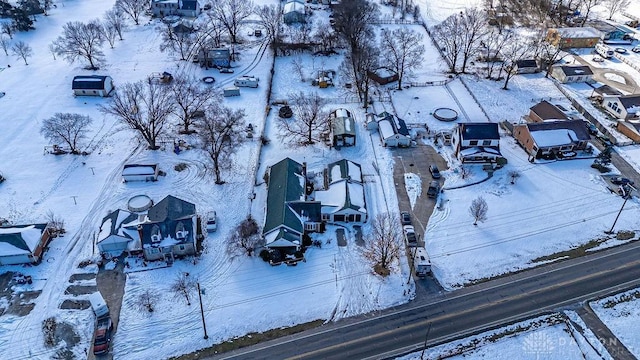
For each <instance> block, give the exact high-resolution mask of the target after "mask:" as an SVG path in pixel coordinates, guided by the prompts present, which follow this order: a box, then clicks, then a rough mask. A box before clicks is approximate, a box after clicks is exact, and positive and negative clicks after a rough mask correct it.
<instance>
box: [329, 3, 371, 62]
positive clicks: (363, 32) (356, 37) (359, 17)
mask: <svg viewBox="0 0 640 360" xmlns="http://www.w3.org/2000/svg"><path fill="white" fill-rule="evenodd" d="M379 17H380V9H378V5H377V4H375V3H374V2H371V1H367V0H350V1H340V2H339V3H338V4H337V5H335V6H334V7H333V19H334V20H335V24H334V26H333V28H334V29H335V30H336V32H337V33H338V34H340V35H341V36H342V37H343V38H344V39H345V40H346V41H347V44H348V45H349V50H350V51H353V50H354V49H357V48H358V47H360V46H361V45H363V44H365V43H367V42H368V41H370V40H371V39H373V38H374V33H373V29H372V27H371V24H372V23H373V22H374V21H375V20H377V19H378V18H379Z"/></svg>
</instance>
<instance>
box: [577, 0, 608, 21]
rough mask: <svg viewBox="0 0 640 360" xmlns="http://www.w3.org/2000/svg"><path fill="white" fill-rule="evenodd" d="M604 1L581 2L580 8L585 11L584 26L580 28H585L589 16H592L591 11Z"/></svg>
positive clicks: (585, 0) (584, 0) (582, 0)
mask: <svg viewBox="0 0 640 360" xmlns="http://www.w3.org/2000/svg"><path fill="white" fill-rule="evenodd" d="M602 2H603V0H580V7H581V8H582V9H583V11H582V12H581V14H582V24H580V26H584V24H585V23H586V22H587V20H589V14H591V10H592V9H593V8H594V7H595V6H598V5H600V4H601V3H602Z"/></svg>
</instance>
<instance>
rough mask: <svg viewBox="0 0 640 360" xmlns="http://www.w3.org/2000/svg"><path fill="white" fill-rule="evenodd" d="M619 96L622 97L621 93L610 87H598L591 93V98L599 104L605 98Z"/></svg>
mask: <svg viewBox="0 0 640 360" xmlns="http://www.w3.org/2000/svg"><path fill="white" fill-rule="evenodd" d="M619 95H623V94H622V92H620V90H618V89H616V88H614V87H611V86H609V85H602V86H600V87H597V88H595V89H593V91H592V92H591V98H592V99H595V100H596V101H598V102H600V103H602V100H603V99H604V98H605V97H611V96H619Z"/></svg>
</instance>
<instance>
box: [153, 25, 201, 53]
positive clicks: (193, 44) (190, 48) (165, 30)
mask: <svg viewBox="0 0 640 360" xmlns="http://www.w3.org/2000/svg"><path fill="white" fill-rule="evenodd" d="M173 26H174V25H173V24H171V23H163V26H161V27H160V28H159V30H160V32H161V34H162V43H161V44H160V51H165V50H169V51H170V52H171V53H173V54H178V55H179V56H180V60H187V59H188V58H189V57H190V56H193V54H195V53H196V49H197V47H198V42H197V39H196V35H195V33H192V32H189V31H178V32H176V31H174V30H173ZM194 31H195V30H194Z"/></svg>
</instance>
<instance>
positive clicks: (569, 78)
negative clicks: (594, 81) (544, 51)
mask: <svg viewBox="0 0 640 360" xmlns="http://www.w3.org/2000/svg"><path fill="white" fill-rule="evenodd" d="M551 77H553V78H554V79H556V80H558V81H560V82H561V83H563V84H566V83H573V82H586V81H590V80H591V78H592V77H593V71H591V68H590V67H588V66H585V65H556V66H554V67H553V69H552V70H551Z"/></svg>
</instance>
